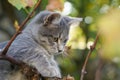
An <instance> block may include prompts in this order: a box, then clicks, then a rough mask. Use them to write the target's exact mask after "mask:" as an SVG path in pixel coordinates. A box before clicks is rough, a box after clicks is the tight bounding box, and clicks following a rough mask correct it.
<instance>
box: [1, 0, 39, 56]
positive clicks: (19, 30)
mask: <svg viewBox="0 0 120 80" xmlns="http://www.w3.org/2000/svg"><path fill="white" fill-rule="evenodd" d="M40 2H41V0H38V2H37V3H36V5H35V7H34V9H33V11H32V12H31V13H30V14H29V15H28V16H27V18H26V19H25V20H24V21H23V23H22V24H21V25H20V28H19V29H18V31H17V32H16V33H15V34H14V35H13V37H12V38H11V39H10V41H9V42H8V44H7V45H6V47H5V48H4V50H3V51H2V55H6V53H7V51H8V49H9V47H10V45H11V44H12V42H13V41H14V40H15V38H16V37H17V36H18V35H19V34H20V33H21V32H22V29H23V27H24V25H25V24H26V23H27V22H28V21H29V20H30V18H31V17H32V15H33V13H34V11H35V10H36V9H37V7H38V6H39V4H40Z"/></svg>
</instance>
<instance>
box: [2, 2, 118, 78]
mask: <svg viewBox="0 0 120 80" xmlns="http://www.w3.org/2000/svg"><path fill="white" fill-rule="evenodd" d="M14 1H15V2H14ZM24 1H26V2H24ZM36 1H37V0H20V1H19V0H0V42H3V41H6V40H9V39H10V38H11V36H12V35H13V34H14V33H15V31H16V30H15V29H16V27H14V25H15V22H18V24H21V23H22V21H23V20H24V19H25V18H26V16H27V15H28V13H29V12H31V10H32V9H33V5H34V4H35V3H36ZM21 2H22V3H21ZM20 3H21V4H20ZM46 9H47V10H51V11H58V12H60V13H61V14H62V15H68V16H72V17H82V18H83V21H82V22H81V23H80V25H79V26H78V25H77V26H75V25H74V26H72V27H71V30H70V35H69V37H70V39H69V41H68V43H67V45H68V46H72V48H71V50H70V51H69V53H68V54H69V55H68V56H67V57H63V56H62V55H61V56H59V57H57V61H58V62H59V64H60V68H61V72H62V74H63V75H65V76H66V75H67V74H70V75H72V76H74V77H75V80H80V75H81V69H82V66H83V63H84V60H85V58H86V55H87V54H88V51H89V48H90V45H92V44H93V42H94V40H95V37H96V34H97V32H100V33H101V35H100V37H99V40H98V43H97V46H96V48H95V50H94V51H93V52H92V54H91V56H90V58H89V61H88V64H87V68H86V71H87V74H86V75H85V77H84V80H120V49H119V48H120V22H119V21H120V0H42V2H41V4H40V6H39V8H38V9H37V11H36V12H35V13H34V14H37V13H38V12H39V11H42V10H46Z"/></svg>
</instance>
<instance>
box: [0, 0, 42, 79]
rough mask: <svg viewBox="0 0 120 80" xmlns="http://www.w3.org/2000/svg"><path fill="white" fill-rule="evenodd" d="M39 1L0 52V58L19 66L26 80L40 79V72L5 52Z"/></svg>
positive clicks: (39, 0)
mask: <svg viewBox="0 0 120 80" xmlns="http://www.w3.org/2000/svg"><path fill="white" fill-rule="evenodd" d="M40 2H41V0H38V2H37V3H36V5H35V7H34V9H33V11H32V12H31V13H30V14H29V15H28V16H27V18H26V19H25V20H24V21H23V23H22V24H21V25H20V27H19V29H18V31H17V32H16V33H15V34H14V35H13V37H12V38H11V39H10V41H9V42H8V44H7V45H6V47H5V48H4V49H3V51H1V52H0V60H7V61H9V62H10V63H12V64H14V65H17V66H18V67H20V69H21V71H22V72H23V74H24V75H25V76H26V77H27V79H28V80H39V79H40V74H38V72H37V70H36V69H35V68H33V67H31V66H29V65H27V64H25V63H24V62H22V61H19V60H16V59H14V58H13V57H10V56H7V55H6V53H7V51H8V49H9V47H10V46H11V44H12V42H13V41H14V40H15V38H16V37H17V36H18V35H19V34H20V33H21V32H22V29H23V27H24V25H25V24H26V23H27V22H28V21H29V20H30V18H31V17H32V15H33V13H34V11H35V10H36V9H37V7H38V6H39V4H40Z"/></svg>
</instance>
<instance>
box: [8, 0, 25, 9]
mask: <svg viewBox="0 0 120 80" xmlns="http://www.w3.org/2000/svg"><path fill="white" fill-rule="evenodd" d="M8 2H9V3H10V4H12V5H13V6H15V7H16V8H17V9H18V10H20V9H21V8H25V7H26V6H27V4H26V2H25V1H24V0H8Z"/></svg>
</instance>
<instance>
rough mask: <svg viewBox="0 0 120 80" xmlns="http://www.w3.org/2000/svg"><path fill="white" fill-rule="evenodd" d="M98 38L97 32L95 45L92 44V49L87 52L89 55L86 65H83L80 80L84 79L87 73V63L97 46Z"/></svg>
mask: <svg viewBox="0 0 120 80" xmlns="http://www.w3.org/2000/svg"><path fill="white" fill-rule="evenodd" d="M98 38H99V33H98V34H97V36H96V38H95V41H94V43H93V45H91V46H90V50H89V52H88V54H87V57H86V59H85V62H84V65H83V67H82V71H81V78H80V80H83V78H84V75H85V74H86V73H87V72H86V71H85V69H86V65H87V62H88V59H89V57H90V55H91V53H92V51H93V50H94V49H95V47H96V43H97V41H98Z"/></svg>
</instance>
